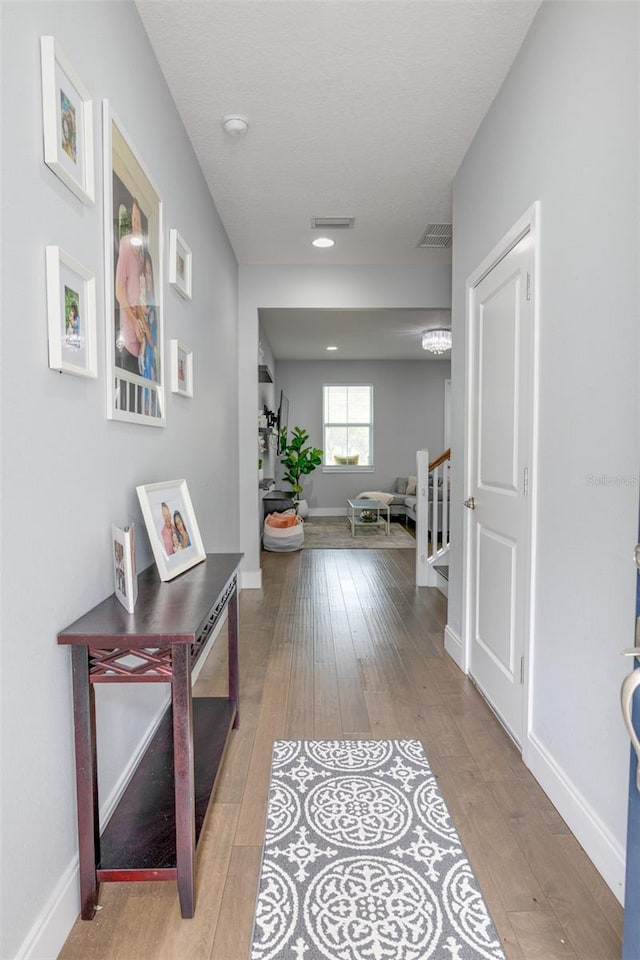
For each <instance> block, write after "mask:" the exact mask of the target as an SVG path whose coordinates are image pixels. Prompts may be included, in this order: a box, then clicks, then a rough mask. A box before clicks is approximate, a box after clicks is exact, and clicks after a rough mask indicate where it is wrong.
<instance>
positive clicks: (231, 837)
mask: <svg viewBox="0 0 640 960" xmlns="http://www.w3.org/2000/svg"><path fill="white" fill-rule="evenodd" d="M413 563H414V554H413V551H411V550H353V551H352V550H308V551H304V550H303V551H301V552H299V553H294V554H275V553H266V554H263V574H264V589H263V590H247V591H244V592H243V593H242V595H241V599H240V631H241V707H240V710H241V713H240V717H241V723H240V729H239V730H237V731H236V732H235V733H234V734H233V735H232V741H231V743H230V746H229V749H228V753H227V756H226V760H225V764H224V768H223V771H222V775H221V779H220V782H219V785H218V788H217V790H216V794H215V798H214V802H212V804H211V806H210V808H209V813H208V816H207V820H206V822H205V826H204V829H203V835H202V838H201V841H200V846H199V849H198V860H197V903H196V914H195V917H194V919H192V920H182V919H181V918H180V911H179V907H178V901H177V895H176V890H175V885H174V884H173V883H156V884H146V883H145V884H104V885H103V886H102V888H101V891H100V904H101V907H102V909H101V910H100V912H99V913H98V914H97V916H96V918H95V919H94V920H93V921H90V922H83V921H80V920H79V921H78V922H77V923H76V924H75V926H74V927H73V930H72V931H71V933H70V935H69V938H68V940H67V942H66V944H65V946H64V948H63V950H62V952H61V954H60V960H208V958H211V960H247V957H248V951H249V943H250V937H251V927H252V920H253V908H254V901H255V895H256V887H257V880H258V874H259V869H260V856H261V842H262V837H263V830H264V817H265V805H266V798H267V789H268V782H269V767H270V756H271V746H272V742H273V740H274V738H278V737H284V738H292V739H311V738H314V739H338V738H340V739H342V738H345V739H349V738H354V739H357V738H372V737H381V738H417V739H420V740H421V741H422V742H423V744H424V746H425V749H426V751H427V755H428V757H429V760H430V762H431V765H432V767H433V770H434V773H435V774H436V775H437V777H438V778H439V782H440V786H441V789H442V793H443V795H444V797H445V800H446V802H447V804H448V807H449V810H450V811H451V814H452V816H453V819H454V821H455V824H456V827H457V829H458V832H459V834H460V837H461V839H462V842H463V844H464V846H465V848H466V850H467V853H468V855H469V859H470V860H471V862H472V865H473V867H474V869H475V871H476V874H477V876H478V880H479V882H480V885H481V887H482V890H483V893H484V896H485V898H486V901H487V904H488V906H489V910H490V911H491V914H492V916H493V918H494V921H495V923H496V926H497V928H498V931H499V933H500V935H501V937H502V941H503V943H504V948H505V952H506V954H507V957H508V958H509V960H512V958H513V960H515V958H526V960H556V958H563V960H564V958H574V960H575V958H577V960H617V958H619V957H620V952H621V942H620V939H621V929H622V909H621V907H620V906H619V904H618V902H617V901H616V899H615V898H614V896H613V894H612V893H611V892H610V891H609V889H608V888H607V887H606V885H605V884H604V882H603V881H602V880H601V878H600V877H599V875H598V874H597V872H596V871H595V869H594V867H593V865H592V864H591V862H590V861H589V859H588V858H587V857H586V855H585V854H584V852H583V850H582V849H581V847H580V846H579V844H578V843H577V841H576V840H575V838H574V837H573V836H572V834H571V833H570V831H569V830H568V828H567V827H566V825H565V824H564V822H563V821H562V819H561V818H560V816H559V815H558V813H557V811H556V810H555V809H554V807H553V806H552V804H551V803H550V802H549V800H548V799H547V797H546V796H545V794H544V793H543V791H542V790H541V789H540V787H539V786H538V784H537V783H536V781H535V780H534V779H533V777H532V776H531V774H530V773H529V772H528V770H527V769H526V768H525V767H524V765H523V764H522V761H521V759H520V757H519V753H518V751H517V749H516V748H515V747H514V745H513V744H512V742H511V741H510V739H509V738H508V737H507V736H506V734H505V733H504V731H503V730H502V728H501V726H500V724H499V723H498V722H497V721H496V720H495V718H494V716H493V714H492V713H491V711H490V710H489V709H488V708H487V707H486V705H485V703H484V701H483V700H482V698H481V697H480V696H479V695H478V693H477V692H476V690H475V688H474V686H473V685H472V683H471V682H470V681H469V680H468V679H467V678H466V677H464V676H463V674H461V673H460V671H459V670H458V669H457V667H456V666H455V665H454V664H453V662H452V661H451V660H450V658H449V657H448V656H447V655H446V654H445V652H444V647H443V630H444V625H445V618H446V600H445V598H444V597H443V596H442V595H441V594H440V593H438V592H437V591H436V590H433V589H429V588H426V587H424V588H420V589H416V588H415V587H414V586H413V585H412V579H413ZM223 633H224V632H223ZM223 647H224V643H219V644H218V645H217V647H216V648H215V649H214V650H213V651H212V653H211V654H210V655H209V658H208V660H207V663H206V664H205V666H204V668H203V671H202V673H201V674H200V677H199V679H198V683H197V686H196V693H198V694H200V695H211V694H214V695H215V694H219V693H222V692H224V676H225V669H226V666H225V662H224V661H225V657H224V650H223ZM435 960H444V958H435Z"/></svg>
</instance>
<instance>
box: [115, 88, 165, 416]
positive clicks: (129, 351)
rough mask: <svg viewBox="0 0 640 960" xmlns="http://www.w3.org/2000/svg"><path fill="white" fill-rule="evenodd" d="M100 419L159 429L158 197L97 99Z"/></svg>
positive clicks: (117, 126)
mask: <svg viewBox="0 0 640 960" xmlns="http://www.w3.org/2000/svg"><path fill="white" fill-rule="evenodd" d="M103 127H104V192H105V202H104V209H105V216H104V219H105V223H104V233H105V244H104V246H105V298H106V304H105V305H106V311H105V314H106V324H107V335H106V344H107V350H106V362H107V416H108V417H109V419H111V420H127V421H129V422H131V423H139V424H146V425H148V426H154V427H164V426H166V421H165V413H164V403H165V398H164V364H163V355H162V342H163V322H164V316H163V303H162V202H161V200H160V196H159V194H158V191H157V190H156V188H155V187H154V185H153V183H152V181H151V178H150V177H149V174H148V173H147V172H146V170H145V168H144V166H143V164H142V161H141V160H140V159H139V157H138V155H137V154H136V153H135V152H134V150H133V147H132V146H131V144H130V140H129V138H128V136H127V135H126V134H125V132H124V130H123V128H122V126H121V124H120V122H119V121H118V120H117V118H116V117H115V116H114V115H113V113H112V112H111V110H110V108H109V104H108V102H107V101H106V100H105V101H104V103H103Z"/></svg>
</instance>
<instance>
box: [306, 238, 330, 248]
mask: <svg viewBox="0 0 640 960" xmlns="http://www.w3.org/2000/svg"><path fill="white" fill-rule="evenodd" d="M311 243H312V244H313V246H314V247H332V246H333V245H334V243H335V240H330V239H329V237H316V239H315V240H312V241H311Z"/></svg>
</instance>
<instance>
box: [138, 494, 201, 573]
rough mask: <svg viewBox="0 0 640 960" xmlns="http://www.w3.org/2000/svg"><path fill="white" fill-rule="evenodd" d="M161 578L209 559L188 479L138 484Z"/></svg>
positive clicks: (141, 504) (182, 571) (145, 520)
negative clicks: (188, 486)
mask: <svg viewBox="0 0 640 960" xmlns="http://www.w3.org/2000/svg"><path fill="white" fill-rule="evenodd" d="M136 492H137V494H138V500H139V501H140V507H141V509H142V516H143V517H144V522H145V524H146V527H147V533H148V534H149V540H150V542H151V549H152V550H153V557H154V560H155V561H156V566H157V568H158V573H159V575H160V579H161V580H173V578H174V577H177V576H178V574H180V573H184V571H185V570H188V569H189V568H190V567H193V566H195V564H196V563H200V562H201V561H202V560H204V559H206V554H205V552H204V546H203V544H202V539H201V537H200V531H199V530H198V524H197V522H196V516H195V513H194V512H193V506H192V504H191V497H190V496H189V490H188V488H187V481H186V480H167V481H164V482H161V483H147V484H144V485H143V486H139V487H136Z"/></svg>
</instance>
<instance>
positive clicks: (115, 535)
mask: <svg viewBox="0 0 640 960" xmlns="http://www.w3.org/2000/svg"><path fill="white" fill-rule="evenodd" d="M111 544H112V550H113V582H114V587H115V594H116V597H117V598H118V600H119V601H120V603H121V604H122V606H123V607H124V608H125V610H126V611H127V613H133V611H134V610H135V606H136V600H137V599H138V577H137V575H136V549H135V532H134V524H133V523H132V524H130V525H129V526H128V527H124V528H122V527H116V525H115V524H112V525H111Z"/></svg>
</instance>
